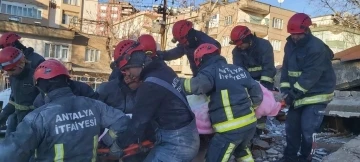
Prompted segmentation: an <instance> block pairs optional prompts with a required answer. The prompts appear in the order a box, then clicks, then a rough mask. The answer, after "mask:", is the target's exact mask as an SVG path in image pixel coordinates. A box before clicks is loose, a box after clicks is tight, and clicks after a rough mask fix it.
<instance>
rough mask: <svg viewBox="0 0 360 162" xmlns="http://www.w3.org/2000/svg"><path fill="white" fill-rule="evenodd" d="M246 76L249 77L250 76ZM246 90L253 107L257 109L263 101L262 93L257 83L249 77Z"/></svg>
mask: <svg viewBox="0 0 360 162" xmlns="http://www.w3.org/2000/svg"><path fill="white" fill-rule="evenodd" d="M247 75H248V76H249V77H250V74H247ZM246 88H247V91H248V94H249V96H250V99H251V101H252V104H253V107H258V106H259V105H260V104H261V102H262V100H263V91H262V90H261V87H260V85H259V83H258V82H256V81H255V80H254V79H252V78H251V77H250V78H249V82H248V84H246Z"/></svg>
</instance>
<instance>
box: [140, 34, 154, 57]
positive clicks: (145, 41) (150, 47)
mask: <svg viewBox="0 0 360 162" xmlns="http://www.w3.org/2000/svg"><path fill="white" fill-rule="evenodd" d="M137 41H138V43H139V44H140V46H141V48H142V49H143V50H144V52H145V53H146V54H148V55H149V56H150V57H154V56H156V42H155V39H154V37H153V36H152V35H150V34H143V35H141V36H140V37H139V38H138V40H137Z"/></svg>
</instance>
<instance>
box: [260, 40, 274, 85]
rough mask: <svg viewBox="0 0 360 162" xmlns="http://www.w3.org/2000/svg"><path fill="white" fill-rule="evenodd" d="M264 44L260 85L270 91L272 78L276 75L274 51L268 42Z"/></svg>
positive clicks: (272, 82)
mask: <svg viewBox="0 0 360 162" xmlns="http://www.w3.org/2000/svg"><path fill="white" fill-rule="evenodd" d="M266 43H267V44H264V46H263V47H264V48H265V49H264V52H263V57H262V71H261V78H260V83H261V84H262V85H263V86H264V87H266V88H267V89H269V90H272V88H273V84H274V77H275V75H276V68H275V65H274V51H273V47H272V46H271V44H270V43H269V42H266Z"/></svg>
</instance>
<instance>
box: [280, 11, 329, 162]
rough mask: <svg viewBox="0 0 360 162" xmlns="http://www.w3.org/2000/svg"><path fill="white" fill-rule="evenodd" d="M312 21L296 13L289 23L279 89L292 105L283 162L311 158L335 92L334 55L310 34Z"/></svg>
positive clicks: (287, 102)
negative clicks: (318, 131) (315, 137)
mask: <svg viewBox="0 0 360 162" xmlns="http://www.w3.org/2000/svg"><path fill="white" fill-rule="evenodd" d="M311 24H312V22H311V19H310V17H309V16H308V15H306V14H304V13H297V14H295V15H293V16H292V17H291V18H290V19H289V22H288V25H287V31H288V33H290V34H291V35H290V36H289V37H288V38H287V43H286V45H285V56H284V61H283V66H282V71H281V74H282V75H281V79H280V83H281V86H280V87H281V89H280V90H281V92H282V93H283V94H285V95H284V97H286V98H285V102H286V104H287V105H289V106H290V108H289V112H288V114H287V117H286V127H285V130H286V142H287V146H286V148H285V151H284V157H283V158H282V159H281V160H280V161H283V162H293V161H298V160H299V161H304V162H305V161H311V158H312V157H311V149H312V142H313V138H312V135H313V134H314V133H315V132H316V131H317V130H318V129H319V127H320V125H321V123H322V120H323V116H324V115H323V113H322V112H323V111H324V110H325V108H326V105H327V104H328V103H329V102H330V101H331V100H332V98H333V95H334V89H335V82H336V77H335V72H334V70H333V67H332V64H331V60H332V58H333V56H334V54H333V52H332V51H331V50H330V48H329V47H328V46H326V45H325V44H324V42H322V41H321V40H320V39H318V38H316V37H315V36H313V35H312V34H311V31H310V29H309V26H310V25H311ZM300 148H301V149H300ZM299 149H300V154H301V155H300V156H299V157H298V156H297V153H298V151H299Z"/></svg>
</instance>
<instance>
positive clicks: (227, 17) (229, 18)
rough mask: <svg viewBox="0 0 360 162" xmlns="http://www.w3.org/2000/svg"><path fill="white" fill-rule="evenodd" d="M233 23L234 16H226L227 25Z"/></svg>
mask: <svg viewBox="0 0 360 162" xmlns="http://www.w3.org/2000/svg"><path fill="white" fill-rule="evenodd" d="M231 24H232V16H225V25H231Z"/></svg>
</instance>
